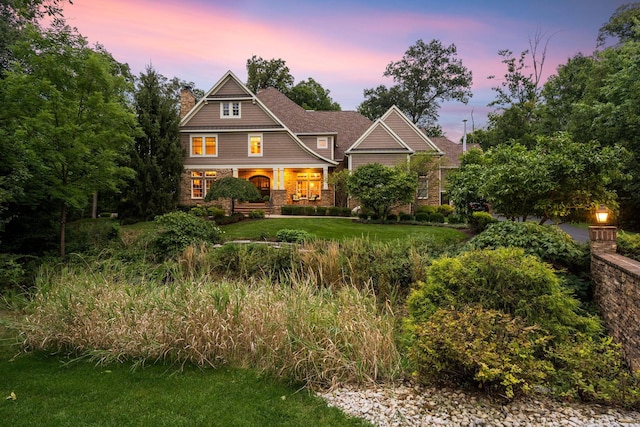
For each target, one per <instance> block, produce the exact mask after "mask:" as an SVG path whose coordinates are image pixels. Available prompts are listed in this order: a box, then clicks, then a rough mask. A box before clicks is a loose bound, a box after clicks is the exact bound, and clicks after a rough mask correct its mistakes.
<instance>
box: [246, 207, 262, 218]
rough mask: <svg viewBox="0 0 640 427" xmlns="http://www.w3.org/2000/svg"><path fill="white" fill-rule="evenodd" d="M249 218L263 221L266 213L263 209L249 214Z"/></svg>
mask: <svg viewBox="0 0 640 427" xmlns="http://www.w3.org/2000/svg"><path fill="white" fill-rule="evenodd" d="M249 218H252V219H262V218H264V211H263V210H262V209H256V210H254V211H251V212H249Z"/></svg>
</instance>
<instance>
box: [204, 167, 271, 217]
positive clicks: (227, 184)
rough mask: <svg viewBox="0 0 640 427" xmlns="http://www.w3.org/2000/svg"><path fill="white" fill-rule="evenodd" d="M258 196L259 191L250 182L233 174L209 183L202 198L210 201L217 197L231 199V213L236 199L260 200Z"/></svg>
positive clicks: (246, 200)
mask: <svg viewBox="0 0 640 427" xmlns="http://www.w3.org/2000/svg"><path fill="white" fill-rule="evenodd" d="M260 198H261V195H260V191H258V189H257V188H256V186H255V185H253V184H252V183H251V182H249V181H247V180H245V179H240V178H236V177H233V176H225V177H224V178H220V179H218V180H216V181H214V182H213V184H211V188H209V191H208V192H207V195H206V196H205V198H204V200H205V201H206V202H210V201H212V200H217V199H231V213H234V212H235V202H236V200H237V201H239V202H251V201H256V200H260Z"/></svg>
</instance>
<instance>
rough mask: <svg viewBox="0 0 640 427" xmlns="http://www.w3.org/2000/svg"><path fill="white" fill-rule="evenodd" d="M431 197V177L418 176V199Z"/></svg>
mask: <svg viewBox="0 0 640 427" xmlns="http://www.w3.org/2000/svg"><path fill="white" fill-rule="evenodd" d="M428 198H429V179H428V178H427V177H426V176H419V177H418V199H419V200H426V199H428Z"/></svg>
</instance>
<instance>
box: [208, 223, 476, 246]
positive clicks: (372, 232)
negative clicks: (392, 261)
mask: <svg viewBox="0 0 640 427" xmlns="http://www.w3.org/2000/svg"><path fill="white" fill-rule="evenodd" d="M220 228H221V229H222V230H223V231H224V233H225V234H224V239H225V240H237V239H250V240H263V239H273V238H275V236H276V234H277V233H278V231H279V230H282V229H285V228H287V229H301V230H305V231H307V232H309V233H311V234H313V235H314V236H316V237H319V238H322V239H332V240H344V239H349V238H353V237H369V238H370V239H373V240H380V241H389V240H394V239H404V238H407V237H422V236H432V237H433V238H435V239H436V240H437V241H438V243H443V244H446V243H453V242H456V241H460V240H462V239H464V238H465V234H464V233H462V232H461V231H459V230H454V229H451V228H446V227H428V226H421V225H404V224H394V225H390V224H363V223H359V222H356V221H354V220H352V219H349V218H322V217H319V218H296V217H291V218H269V219H261V220H245V221H242V222H239V223H235V224H229V225H224V226H221V227H220Z"/></svg>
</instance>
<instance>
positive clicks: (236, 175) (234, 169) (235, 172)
mask: <svg viewBox="0 0 640 427" xmlns="http://www.w3.org/2000/svg"><path fill="white" fill-rule="evenodd" d="M233 177H234V178H237V177H238V168H233Z"/></svg>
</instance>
